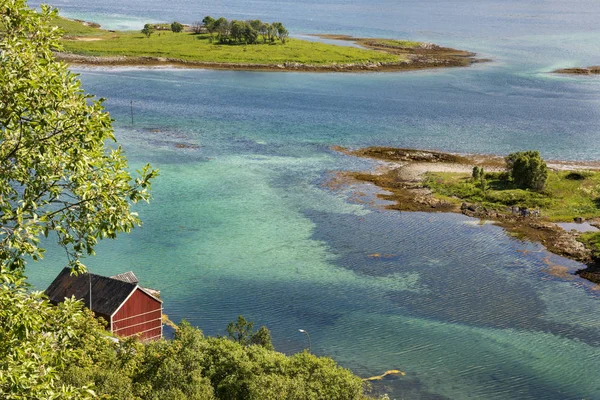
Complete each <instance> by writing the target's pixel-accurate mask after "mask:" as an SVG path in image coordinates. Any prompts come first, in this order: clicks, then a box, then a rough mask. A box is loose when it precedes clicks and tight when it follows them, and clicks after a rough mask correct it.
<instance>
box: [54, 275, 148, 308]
mask: <svg viewBox="0 0 600 400" xmlns="http://www.w3.org/2000/svg"><path fill="white" fill-rule="evenodd" d="M90 276H91V280H92V311H94V312H95V313H96V314H102V315H105V316H111V315H112V314H113V313H114V312H115V311H116V310H117V309H118V308H119V307H120V306H121V304H123V302H124V301H125V300H126V299H127V297H128V296H129V295H130V294H131V292H133V290H134V289H135V288H136V287H137V285H136V284H135V283H129V282H123V281H121V280H118V279H113V278H109V277H106V276H100V275H95V274H80V275H77V276H74V275H71V270H70V269H69V268H64V269H63V270H62V271H61V273H60V274H59V275H58V276H57V277H56V279H54V282H52V283H51V284H50V286H48V289H46V295H47V296H48V297H49V298H50V300H51V301H52V302H54V303H60V302H62V301H64V299H65V297H67V298H70V297H71V296H75V298H76V299H78V300H83V302H84V304H85V306H86V307H87V308H90Z"/></svg>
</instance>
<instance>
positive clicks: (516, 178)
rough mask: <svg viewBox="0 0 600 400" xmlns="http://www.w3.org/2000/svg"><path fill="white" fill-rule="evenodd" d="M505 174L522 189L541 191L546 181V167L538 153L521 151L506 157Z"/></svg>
mask: <svg viewBox="0 0 600 400" xmlns="http://www.w3.org/2000/svg"><path fill="white" fill-rule="evenodd" d="M505 160H506V167H507V172H508V174H509V176H510V178H511V179H512V181H513V182H514V183H515V185H517V186H518V187H520V188H522V189H533V190H535V191H542V190H543V189H544V187H545V185H546V180H547V179H548V167H547V165H546V162H545V161H544V160H543V159H542V157H541V155H540V152H539V151H521V152H517V153H511V154H509V155H508V156H507V157H506V159H505Z"/></svg>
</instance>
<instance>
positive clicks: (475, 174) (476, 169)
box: [471, 166, 480, 182]
mask: <svg viewBox="0 0 600 400" xmlns="http://www.w3.org/2000/svg"><path fill="white" fill-rule="evenodd" d="M479 175H480V174H479V167H478V166H474V167H473V172H472V173H471V178H472V179H473V181H474V182H477V181H478V180H479Z"/></svg>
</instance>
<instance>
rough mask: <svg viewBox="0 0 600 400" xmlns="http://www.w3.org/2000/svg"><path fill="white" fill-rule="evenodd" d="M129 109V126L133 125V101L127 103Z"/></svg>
mask: <svg viewBox="0 0 600 400" xmlns="http://www.w3.org/2000/svg"><path fill="white" fill-rule="evenodd" d="M129 108H130V109H131V125H133V100H130V101H129Z"/></svg>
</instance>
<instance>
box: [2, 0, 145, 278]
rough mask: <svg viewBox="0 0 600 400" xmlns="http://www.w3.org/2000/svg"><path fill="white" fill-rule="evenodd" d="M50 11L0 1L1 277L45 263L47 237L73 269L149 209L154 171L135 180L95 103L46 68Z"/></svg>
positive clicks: (69, 77)
mask: <svg viewBox="0 0 600 400" xmlns="http://www.w3.org/2000/svg"><path fill="white" fill-rule="evenodd" d="M54 15H55V13H53V12H52V11H51V10H50V9H49V8H48V7H42V11H41V12H40V13H37V12H34V11H33V10H31V9H29V8H28V7H27V5H26V4H25V2H24V1H22V0H10V1H2V2H0V270H3V269H22V268H23V267H24V265H25V259H26V258H27V257H31V258H33V259H34V260H36V259H39V258H41V257H42V256H43V252H44V249H43V248H41V247H40V245H39V239H40V237H41V236H42V235H44V236H48V235H49V233H53V234H54V235H55V236H56V237H57V239H58V244H59V245H61V246H62V247H64V249H65V251H66V253H67V256H68V258H69V264H70V265H71V267H72V268H74V269H77V270H83V269H84V268H83V266H82V265H81V263H80V258H81V257H82V256H83V255H86V254H93V253H94V247H95V245H96V243H97V241H98V240H99V239H102V238H107V237H108V238H115V237H116V236H117V234H118V233H120V232H127V231H130V230H131V229H132V228H133V227H134V226H136V225H138V224H139V223H140V221H139V219H138V217H137V215H136V214H135V213H134V212H132V211H131V209H130V206H131V204H132V203H136V202H138V201H140V200H148V198H149V192H148V189H149V185H150V181H151V179H152V178H153V177H154V176H155V175H156V172H155V171H153V170H151V168H150V167H149V166H146V167H145V168H144V169H143V170H142V171H140V172H139V174H138V176H137V178H136V179H135V181H134V180H133V178H132V176H131V175H130V173H129V172H128V168H127V160H126V159H125V156H124V155H123V152H122V151H121V148H120V147H113V148H111V147H108V146H107V145H106V143H107V142H109V143H110V142H113V143H114V141H115V138H114V135H113V130H112V127H111V120H110V116H109V115H108V113H106V112H104V110H103V107H102V103H101V101H95V100H93V99H92V96H89V95H86V94H85V93H84V92H83V90H82V89H81V85H80V82H79V80H78V79H77V77H76V76H75V75H74V74H73V73H71V72H69V71H68V70H67V67H66V66H65V65H64V64H62V63H58V62H56V61H55V60H54V56H53V53H52V50H53V49H55V48H57V47H58V40H59V32H58V30H57V28H55V27H53V26H52V25H51V23H50V21H51V20H52V19H53V18H54Z"/></svg>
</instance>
